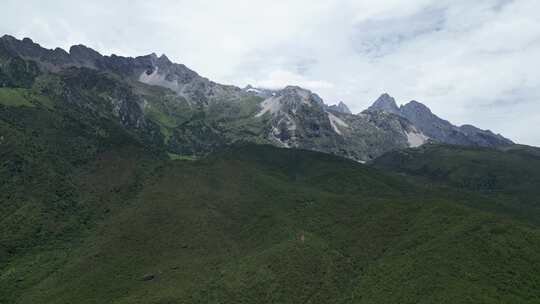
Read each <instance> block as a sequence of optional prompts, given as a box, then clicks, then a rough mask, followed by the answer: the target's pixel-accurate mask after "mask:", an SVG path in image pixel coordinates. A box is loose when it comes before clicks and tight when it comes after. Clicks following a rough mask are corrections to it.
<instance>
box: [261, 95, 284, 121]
mask: <svg viewBox="0 0 540 304" xmlns="http://www.w3.org/2000/svg"><path fill="white" fill-rule="evenodd" d="M261 107H262V109H261V111H260V112H259V113H257V114H256V115H255V117H261V116H263V115H264V114H266V113H267V112H270V114H274V113H277V112H278V111H279V110H281V107H282V104H281V96H278V97H275V96H274V97H270V98H268V99H265V100H264V101H263V102H262V103H261Z"/></svg>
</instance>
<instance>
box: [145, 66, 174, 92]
mask: <svg viewBox="0 0 540 304" xmlns="http://www.w3.org/2000/svg"><path fill="white" fill-rule="evenodd" d="M139 81H140V82H142V83H146V84H149V85H155V86H161V87H165V88H169V89H171V90H173V91H176V92H177V91H178V89H179V87H178V82H177V81H169V80H167V79H166V78H165V75H164V74H160V73H159V68H158V67H156V69H155V70H154V71H152V73H150V74H149V73H148V71H146V72H143V73H142V74H141V75H140V76H139Z"/></svg>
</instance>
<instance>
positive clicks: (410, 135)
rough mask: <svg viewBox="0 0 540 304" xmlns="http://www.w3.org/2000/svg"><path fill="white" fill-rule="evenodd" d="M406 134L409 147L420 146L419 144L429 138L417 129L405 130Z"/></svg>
mask: <svg viewBox="0 0 540 304" xmlns="http://www.w3.org/2000/svg"><path fill="white" fill-rule="evenodd" d="M406 135H407V141H408V143H409V147H411V148H416V147H420V146H421V145H423V144H425V143H426V142H427V141H428V139H429V137H427V136H425V135H424V134H422V132H418V131H417V130H412V131H410V132H406Z"/></svg>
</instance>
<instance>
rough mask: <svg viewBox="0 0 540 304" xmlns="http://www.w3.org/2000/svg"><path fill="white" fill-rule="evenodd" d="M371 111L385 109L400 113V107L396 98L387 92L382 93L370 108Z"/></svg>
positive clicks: (389, 111)
mask: <svg viewBox="0 0 540 304" xmlns="http://www.w3.org/2000/svg"><path fill="white" fill-rule="evenodd" d="M368 110H369V111H385V112H388V113H392V114H399V108H398V106H397V104H396V100H395V99H394V98H393V97H392V96H390V95H388V94H387V93H384V94H382V95H381V96H380V97H379V98H377V100H375V102H374V103H373V104H372V105H371V106H370V107H369V108H368Z"/></svg>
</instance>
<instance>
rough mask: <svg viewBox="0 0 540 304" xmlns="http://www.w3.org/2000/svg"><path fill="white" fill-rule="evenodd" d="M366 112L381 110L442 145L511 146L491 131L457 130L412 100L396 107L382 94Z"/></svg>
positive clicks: (390, 98) (510, 142)
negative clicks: (409, 124) (407, 123)
mask: <svg viewBox="0 0 540 304" xmlns="http://www.w3.org/2000/svg"><path fill="white" fill-rule="evenodd" d="M368 111H383V112H387V113H392V114H396V115H399V116H401V117H404V118H406V119H407V120H409V121H410V122H411V123H412V124H413V125H414V126H415V127H416V128H417V129H418V130H419V131H421V132H422V133H423V134H425V135H427V136H428V137H429V138H430V139H432V140H435V141H439V142H442V143H447V144H455V145H473V146H486V147H494V146H504V145H510V144H513V143H512V141H511V140H509V139H507V138H504V137H503V136H501V135H498V134H493V133H492V132H491V131H487V130H481V129H478V128H476V127H474V126H470V125H465V126H462V127H457V126H455V125H453V124H451V123H450V122H448V121H447V120H444V119H442V118H439V117H438V116H437V115H435V114H433V113H432V112H431V110H430V109H429V108H428V107H427V106H426V105H424V104H422V103H420V102H418V101H415V100H413V101H411V102H409V103H407V104H406V105H403V106H401V107H399V108H398V107H397V105H396V103H395V100H394V98H392V97H390V96H388V95H387V94H383V95H382V96H381V97H379V99H377V101H375V103H374V104H373V105H372V106H371V107H369V109H368Z"/></svg>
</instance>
